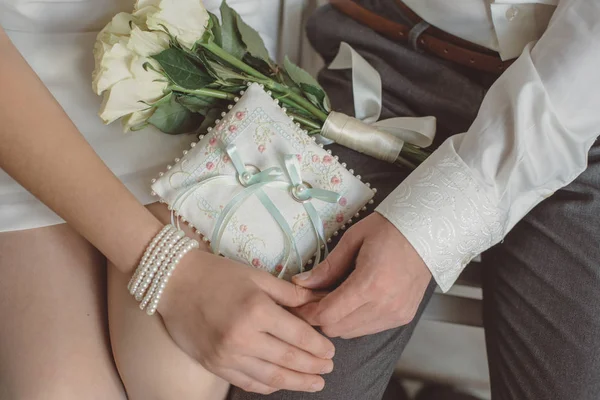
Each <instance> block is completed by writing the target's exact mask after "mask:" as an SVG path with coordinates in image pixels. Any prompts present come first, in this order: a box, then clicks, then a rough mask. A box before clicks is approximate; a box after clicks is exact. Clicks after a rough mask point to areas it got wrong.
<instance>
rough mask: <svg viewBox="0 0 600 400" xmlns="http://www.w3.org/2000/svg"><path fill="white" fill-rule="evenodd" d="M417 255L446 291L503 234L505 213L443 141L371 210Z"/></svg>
mask: <svg viewBox="0 0 600 400" xmlns="http://www.w3.org/2000/svg"><path fill="white" fill-rule="evenodd" d="M376 211H377V212H379V213H380V214H382V215H383V216H384V217H385V218H387V219H388V220H389V221H390V222H391V223H392V224H394V225H395V226H396V227H397V228H398V230H400V232H402V234H403V235H404V236H405V237H406V238H407V239H408V241H409V242H410V243H411V245H412V246H413V247H414V248H415V250H416V251H417V253H419V255H420V256H421V258H422V259H423V261H424V262H425V264H427V266H428V267H429V269H430V270H431V273H432V275H433V277H434V279H435V280H436V282H437V283H438V285H439V286H440V288H441V289H442V290H443V291H444V292H445V291H447V290H449V289H450V287H451V286H452V285H453V284H454V282H455V281H456V279H457V278H458V276H459V275H460V273H461V272H462V270H463V269H464V267H465V266H466V265H467V264H468V263H469V262H470V261H471V260H472V259H473V258H475V257H476V256H477V255H478V254H480V253H481V252H483V251H485V250H487V249H488V248H490V247H492V246H493V245H495V244H496V243H498V242H500V241H501V240H502V238H503V237H504V235H505V225H506V224H505V221H506V217H507V216H506V213H505V212H502V211H501V210H499V209H498V207H497V206H496V205H495V204H494V203H493V202H491V201H490V199H489V198H488V197H487V195H486V193H485V192H484V188H483V187H482V186H481V185H480V184H479V183H478V182H477V181H476V180H475V179H474V178H473V175H472V172H471V170H470V169H469V167H468V166H467V165H466V164H465V163H464V162H463V161H462V159H461V158H460V157H459V156H458V155H457V154H456V152H455V151H454V149H453V147H452V140H447V141H446V142H445V143H444V144H443V145H442V146H441V147H440V148H439V149H438V150H437V151H436V152H434V153H433V154H432V155H431V157H430V158H429V159H427V160H426V161H425V162H424V163H423V164H422V165H421V166H420V167H419V168H417V169H416V170H415V172H413V173H412V174H411V175H410V176H409V177H408V178H407V179H406V180H405V181H404V182H402V183H401V184H400V186H398V187H397V188H396V189H395V190H394V191H393V192H392V193H391V194H390V195H389V196H388V197H387V198H386V199H385V200H384V201H383V202H382V203H381V204H380V205H379V207H377V209H376Z"/></svg>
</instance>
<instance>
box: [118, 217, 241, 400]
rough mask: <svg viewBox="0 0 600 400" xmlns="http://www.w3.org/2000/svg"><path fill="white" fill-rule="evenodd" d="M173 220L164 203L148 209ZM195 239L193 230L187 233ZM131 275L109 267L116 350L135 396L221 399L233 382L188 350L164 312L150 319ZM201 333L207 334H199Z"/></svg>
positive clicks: (140, 399)
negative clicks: (141, 306)
mask: <svg viewBox="0 0 600 400" xmlns="http://www.w3.org/2000/svg"><path fill="white" fill-rule="evenodd" d="M149 209H150V211H152V212H153V213H154V214H155V215H156V216H157V217H158V218H159V219H160V220H161V221H163V222H164V223H168V222H169V219H168V218H169V216H168V211H167V210H166V208H165V207H164V206H162V205H152V206H150V207H149ZM188 235H190V237H194V236H193V235H194V234H193V233H192V232H190V231H188ZM129 278H130V276H126V275H123V274H122V273H121V272H119V271H118V270H117V269H116V267H114V266H112V265H109V279H108V284H109V290H108V296H109V300H108V307H109V322H110V323H109V326H110V335H111V340H112V347H113V353H114V357H115V361H116V363H117V367H118V369H119V372H120V374H121V378H122V379H123V383H124V384H125V388H126V390H127V394H128V396H129V399H130V400H171V399H177V400H188V399H189V400H191V399H193V400H221V399H224V398H225V396H226V394H227V391H228V388H229V384H227V382H225V381H223V380H221V379H220V378H218V377H216V376H214V375H213V374H211V373H210V372H208V371H207V370H205V369H204V368H203V367H202V365H200V364H199V363H198V362H197V361H195V360H194V359H192V358H191V357H189V356H188V355H187V354H186V353H184V352H183V351H182V350H181V349H180V348H179V347H177V345H176V344H175V342H173V340H172V339H171V337H170V336H169V333H168V332H167V330H166V329H165V327H164V325H163V322H162V320H161V319H160V317H159V316H154V317H148V316H147V315H146V313H144V312H142V311H141V310H140V309H139V308H138V303H137V302H136V301H135V299H133V298H132V297H131V296H130V295H129V293H128V292H127V282H128V281H129ZM198 335H202V332H198Z"/></svg>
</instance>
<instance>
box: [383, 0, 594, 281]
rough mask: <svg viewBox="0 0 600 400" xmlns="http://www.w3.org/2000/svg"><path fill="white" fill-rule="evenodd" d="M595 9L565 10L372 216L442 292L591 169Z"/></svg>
mask: <svg viewBox="0 0 600 400" xmlns="http://www.w3.org/2000/svg"><path fill="white" fill-rule="evenodd" d="M599 38H600V1H596V0H561V1H560V2H559V5H558V7H557V9H556V11H555V13H554V16H553V17H552V20H551V21H550V24H549V26H548V29H547V30H546V32H545V33H544V35H543V36H542V38H541V39H540V40H539V41H538V42H537V44H534V43H531V44H529V45H528V46H527V47H526V49H525V50H524V52H523V54H522V55H521V56H520V57H519V59H518V60H517V61H516V62H515V63H514V64H513V65H512V66H511V67H510V68H509V69H508V70H507V71H506V72H505V73H504V74H503V75H502V76H501V77H500V78H499V79H498V80H497V81H496V83H495V84H494V85H493V86H492V87H491V88H490V90H489V92H488V94H487V96H486V97H485V99H484V101H483V104H482V106H481V108H480V111H479V114H478V116H477V118H476V119H475V121H474V123H473V125H472V126H471V128H470V129H469V130H468V131H467V132H466V133H463V134H460V135H456V136H453V137H451V138H450V139H448V140H447V141H446V142H445V143H444V144H443V145H442V146H441V147H440V148H439V149H438V150H436V151H435V152H434V154H433V155H432V156H431V157H430V158H429V159H428V160H426V161H425V162H424V163H423V164H422V165H421V166H420V167H419V168H418V169H417V170H416V171H415V172H414V173H412V174H411V175H410V176H409V177H408V178H407V179H406V180H405V181H404V182H403V183H402V184H401V185H400V186H399V187H398V188H397V189H396V190H395V191H394V192H393V193H392V194H391V195H390V196H389V197H388V198H387V199H385V200H384V201H383V203H382V204H381V205H380V206H379V207H378V208H377V211H378V212H379V213H381V214H382V215H383V216H385V217H386V218H387V219H388V220H389V221H391V222H392V223H393V224H394V225H395V226H396V227H397V228H398V229H399V230H400V231H401V232H402V233H403V234H404V236H405V237H406V238H407V239H408V241H409V242H410V243H411V244H412V245H413V247H414V248H415V249H416V251H417V252H418V253H419V254H420V255H421V257H422V258H423V260H424V261H425V263H426V264H427V266H428V267H429V269H430V270H431V273H432V274H433V277H434V278H435V280H436V281H437V283H438V284H439V286H440V287H441V288H442V290H444V291H446V290H448V289H449V288H450V287H451V286H452V284H453V283H454V281H455V280H456V279H457V277H458V275H459V274H460V272H461V271H462V270H463V268H464V267H465V266H466V264H467V263H469V262H470V261H471V260H472V259H473V258H474V257H475V256H476V255H477V254H479V253H481V252H483V251H484V250H487V249H488V248H490V247H491V246H493V245H494V244H496V243H498V242H499V241H501V240H502V239H503V238H504V236H505V235H506V234H507V233H508V232H509V231H510V230H511V229H512V227H513V226H514V225H515V224H516V223H517V222H518V221H519V220H520V219H521V218H523V217H524V216H525V215H526V214H527V213H528V212H529V211H530V210H531V209H532V208H533V207H534V206H536V205H537V204H538V203H540V202H541V201H542V200H544V199H545V198H547V197H549V196H551V195H552V194H553V193H554V192H555V191H556V190H558V189H560V188H562V187H564V186H566V185H567V184H568V183H570V182H572V181H573V180H574V179H575V178H576V177H577V176H578V175H579V174H580V173H581V172H583V171H584V170H585V168H586V166H587V154H588V151H589V149H590V147H591V146H592V144H593V143H594V141H595V140H596V138H597V136H598V135H599V133H600V73H599V72H598V71H599V66H600V41H599Z"/></svg>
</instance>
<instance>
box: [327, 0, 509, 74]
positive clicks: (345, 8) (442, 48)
mask: <svg viewBox="0 0 600 400" xmlns="http://www.w3.org/2000/svg"><path fill="white" fill-rule="evenodd" d="M330 3H331V5H333V6H334V7H335V8H336V9H337V10H339V11H340V12H342V13H344V14H345V15H347V16H349V17H350V18H352V19H354V20H355V21H357V22H359V23H360V24H362V25H365V26H368V27H369V28H371V29H373V30H374V31H375V32H377V33H379V34H381V35H383V36H386V37H388V38H390V39H392V40H395V41H399V42H409V41H410V40H411V30H412V27H410V26H406V25H402V24H400V23H398V22H394V21H390V20H389V19H386V18H385V17H383V16H381V15H378V14H376V13H374V12H372V11H370V10H367V9H366V8H364V7H362V6H360V5H359V4H357V3H355V2H354V1H353V0H330ZM396 3H397V4H398V6H399V7H400V8H401V10H402V12H403V13H404V15H405V16H406V17H407V18H408V19H409V20H410V21H411V22H412V23H413V26H414V25H417V24H419V23H421V22H423V19H422V18H421V17H419V16H418V15H417V14H415V13H414V12H413V11H412V10H411V9H410V8H409V7H408V6H407V5H406V4H404V3H403V2H402V1H400V0H396ZM412 39H415V38H412ZM415 45H416V47H417V50H422V51H425V52H427V53H430V54H433V55H436V56H438V57H440V58H443V59H444V60H448V61H452V62H455V63H457V64H460V65H464V66H467V67H470V68H475V69H478V70H481V71H486V72H491V73H494V74H501V73H502V72H504V70H506V68H508V67H509V66H510V65H511V64H512V63H513V61H514V60H508V61H502V60H501V59H500V56H499V55H498V53H496V52H494V51H492V50H489V49H486V48H485V47H482V46H479V45H476V44H474V43H471V42H468V41H466V40H464V39H461V38H459V37H456V36H454V35H451V34H449V33H447V32H444V31H442V30H441V29H438V28H436V27H434V26H429V27H428V28H427V29H425V30H424V31H423V32H422V33H421V34H420V35H418V37H417V38H416V40H415Z"/></svg>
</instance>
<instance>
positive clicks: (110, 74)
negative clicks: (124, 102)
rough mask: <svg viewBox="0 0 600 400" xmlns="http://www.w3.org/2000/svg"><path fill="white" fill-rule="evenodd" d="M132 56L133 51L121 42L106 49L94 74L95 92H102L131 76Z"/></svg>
mask: <svg viewBox="0 0 600 400" xmlns="http://www.w3.org/2000/svg"><path fill="white" fill-rule="evenodd" d="M132 57H133V53H132V52H131V51H130V50H129V49H128V48H127V47H126V46H125V45H123V44H121V43H117V44H115V45H113V46H111V47H109V48H108V49H106V50H105V51H104V55H103V56H102V58H101V59H100V60H98V63H97V65H96V69H95V70H94V73H93V74H92V77H93V81H92V88H93V89H94V93H96V94H102V92H104V91H105V90H107V89H110V88H111V87H112V86H113V85H114V84H116V83H117V82H120V81H122V80H124V79H127V78H131V71H130V65H131V60H132Z"/></svg>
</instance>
